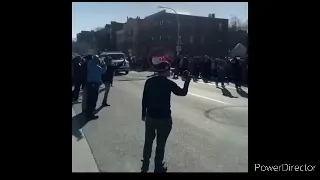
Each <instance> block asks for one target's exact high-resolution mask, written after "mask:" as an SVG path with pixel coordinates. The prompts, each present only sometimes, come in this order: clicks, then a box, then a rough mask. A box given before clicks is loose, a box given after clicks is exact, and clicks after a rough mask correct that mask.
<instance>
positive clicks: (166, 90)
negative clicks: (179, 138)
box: [142, 76, 190, 119]
mask: <svg viewBox="0 0 320 180" xmlns="http://www.w3.org/2000/svg"><path fill="white" fill-rule="evenodd" d="M189 83H190V80H188V81H185V83H184V86H183V88H182V89H181V88H180V87H179V86H178V85H177V84H176V83H175V82H173V81H171V80H169V79H168V78H166V77H163V76H154V77H152V78H150V79H148V80H147V81H146V83H145V85H144V90H143V97H142V117H146V115H148V116H149V117H151V118H153V119H171V108H170V107H171V102H170V101H171V92H173V93H174V94H175V95H177V96H186V95H187V93H188V88H189Z"/></svg>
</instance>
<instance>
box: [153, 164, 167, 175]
mask: <svg viewBox="0 0 320 180" xmlns="http://www.w3.org/2000/svg"><path fill="white" fill-rule="evenodd" d="M167 170H168V167H166V166H165V165H164V163H162V164H161V165H160V166H155V168H154V172H155V173H165V172H167Z"/></svg>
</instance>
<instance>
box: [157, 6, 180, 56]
mask: <svg viewBox="0 0 320 180" xmlns="http://www.w3.org/2000/svg"><path fill="white" fill-rule="evenodd" d="M158 8H162V9H170V10H172V11H173V12H174V13H175V14H176V16H177V26H178V30H177V31H178V32H177V36H178V37H177V56H179V54H180V21H179V15H178V13H177V11H176V10H174V9H173V8H169V7H164V6H158Z"/></svg>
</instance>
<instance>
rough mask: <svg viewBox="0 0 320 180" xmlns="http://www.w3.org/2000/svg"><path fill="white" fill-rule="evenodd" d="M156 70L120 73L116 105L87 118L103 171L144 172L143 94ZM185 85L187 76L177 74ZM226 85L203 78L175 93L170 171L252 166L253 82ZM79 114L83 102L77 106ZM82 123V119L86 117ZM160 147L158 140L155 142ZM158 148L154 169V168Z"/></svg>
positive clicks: (89, 137)
mask: <svg viewBox="0 0 320 180" xmlns="http://www.w3.org/2000/svg"><path fill="white" fill-rule="evenodd" d="M150 74H152V73H150V72H142V73H136V72H130V73H129V74H128V75H123V76H116V77H115V79H114V86H113V87H112V88H111V90H110V94H109V100H108V103H109V104H110V105H111V106H110V107H104V108H99V106H100V104H101V101H102V97H103V93H104V91H103V86H102V87H101V88H102V89H101V93H100V95H99V100H98V102H97V108H98V112H97V115H99V119H97V120H93V121H90V122H88V123H86V124H84V123H83V124H82V125H81V126H80V127H82V130H83V133H84V135H85V137H86V140H87V142H88V144H89V146H90V148H91V151H92V154H93V157H94V159H95V161H96V163H97V167H98V169H99V171H101V172H139V171H140V167H141V159H142V150H143V144H144V123H143V121H141V98H142V91H143V86H144V83H145V80H146V79H147V77H146V76H147V75H150ZM174 81H175V82H177V84H178V85H180V86H181V87H182V85H183V81H181V80H174ZM243 89H244V92H237V91H236V90H235V88H234V85H231V84H230V85H229V86H228V85H227V90H228V91H225V90H224V91H222V90H221V89H218V88H216V87H215V86H214V85H213V84H210V83H203V82H201V81H199V82H197V83H195V82H192V83H190V87H189V93H188V95H187V96H186V97H177V96H175V95H174V94H172V97H171V101H172V102H171V110H172V117H173V127H172V131H171V133H170V136H169V138H168V141H167V145H166V155H165V161H166V164H167V166H168V172H247V171H248V99H247V92H248V89H247V88H243ZM73 108H74V110H75V112H76V114H79V113H80V112H81V104H75V105H74V106H73ZM80 124H81V123H80ZM153 149H155V142H154V147H153ZM153 158H154V152H153V155H152V159H151V165H150V172H152V171H153V168H154V164H153Z"/></svg>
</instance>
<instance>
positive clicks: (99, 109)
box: [93, 105, 107, 114]
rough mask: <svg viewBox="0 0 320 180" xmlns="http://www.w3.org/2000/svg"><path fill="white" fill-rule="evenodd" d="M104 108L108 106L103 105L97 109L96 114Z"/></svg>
mask: <svg viewBox="0 0 320 180" xmlns="http://www.w3.org/2000/svg"><path fill="white" fill-rule="evenodd" d="M104 107H107V106H102V105H100V106H99V107H98V109H96V110H94V112H93V113H94V114H98V112H99V111H101V109H103V108H104Z"/></svg>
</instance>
